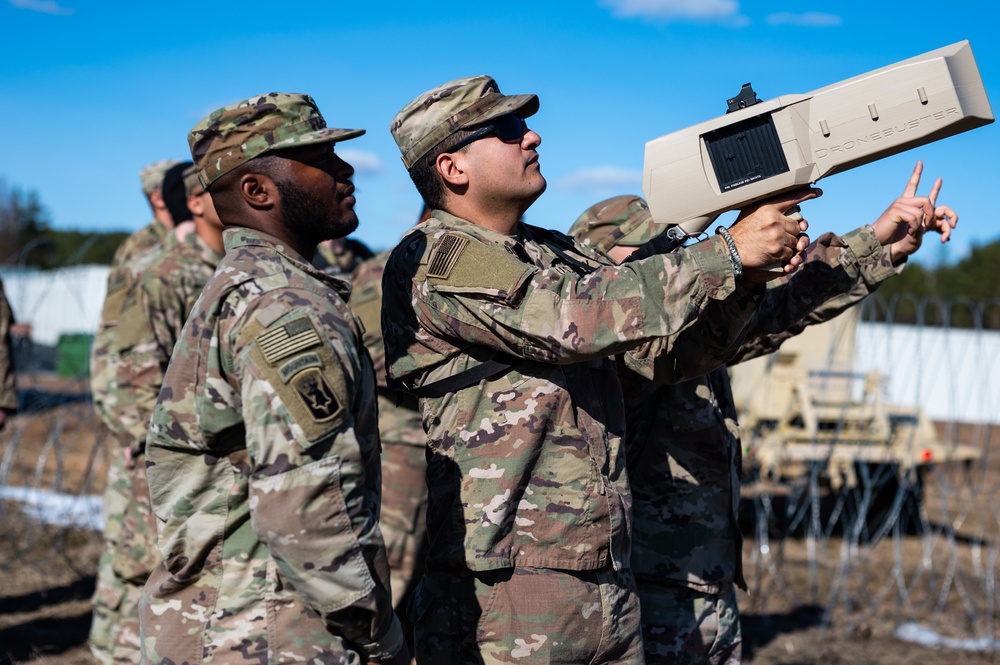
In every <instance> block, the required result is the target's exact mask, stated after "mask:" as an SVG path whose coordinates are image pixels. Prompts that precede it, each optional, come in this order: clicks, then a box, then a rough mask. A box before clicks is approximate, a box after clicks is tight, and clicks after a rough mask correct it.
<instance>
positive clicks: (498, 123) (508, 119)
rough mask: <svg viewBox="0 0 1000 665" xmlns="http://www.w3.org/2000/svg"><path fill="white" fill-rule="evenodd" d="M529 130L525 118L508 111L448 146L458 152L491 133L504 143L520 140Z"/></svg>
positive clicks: (451, 150)
mask: <svg viewBox="0 0 1000 665" xmlns="http://www.w3.org/2000/svg"><path fill="white" fill-rule="evenodd" d="M527 131H528V125H527V124H526V123H525V122H524V118H521V117H519V116H516V115H514V114H513V113H508V114H507V115H502V116H500V117H499V118H494V119H493V120H490V122H489V123H487V124H485V125H483V126H481V127H480V128H479V129H477V130H475V131H474V132H472V133H471V134H469V135H468V136H466V137H465V138H464V139H462V140H461V141H459V142H458V143H456V144H455V145H453V146H452V147H450V148H448V152H457V151H458V150H460V149H462V148H464V147H465V146H467V145H469V144H470V143H472V142H473V141H478V140H479V139H483V138H486V137H487V136H489V135H490V134H496V136H497V138H498V139H500V140H501V141H503V142H504V143H511V142H513V141H520V140H521V139H522V138H524V133H525V132H527Z"/></svg>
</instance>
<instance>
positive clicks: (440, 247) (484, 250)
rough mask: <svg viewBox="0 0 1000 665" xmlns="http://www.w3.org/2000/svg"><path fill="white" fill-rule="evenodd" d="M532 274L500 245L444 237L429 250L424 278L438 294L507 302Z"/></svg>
mask: <svg viewBox="0 0 1000 665" xmlns="http://www.w3.org/2000/svg"><path fill="white" fill-rule="evenodd" d="M449 238H455V240H454V241H450V240H448V239H449ZM533 270H534V266H532V265H530V264H527V263H525V262H524V261H522V260H521V259H519V258H518V257H517V256H515V255H513V254H511V253H510V252H509V251H507V249H506V248H504V247H503V246H502V245H490V244H483V243H481V242H477V241H476V240H473V239H471V238H466V237H462V236H457V235H452V234H447V235H445V236H443V237H442V238H441V240H439V241H438V244H437V245H436V246H435V248H434V250H432V253H431V256H430V259H429V261H428V265H427V270H426V271H425V272H424V277H425V278H426V279H427V281H428V282H429V283H430V284H431V285H432V286H433V287H434V288H435V289H438V290H440V291H454V292H471V293H481V294H489V295H491V296H494V297H501V298H504V299H507V300H509V299H510V298H512V297H513V296H514V295H515V293H516V292H517V291H518V289H519V288H520V287H521V285H522V284H523V283H524V280H525V279H527V278H528V276H529V275H530V274H531V272H532V271H533ZM418 278H419V273H418Z"/></svg>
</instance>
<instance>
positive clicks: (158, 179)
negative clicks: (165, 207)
mask: <svg viewBox="0 0 1000 665" xmlns="http://www.w3.org/2000/svg"><path fill="white" fill-rule="evenodd" d="M180 163H181V161H180V160H179V159H161V160H160V161H158V162H153V163H152V164H148V165H147V166H144V167H142V168H141V169H139V179H140V180H141V181H142V191H143V193H144V194H145V195H146V196H149V195H150V194H152V193H153V192H155V191H156V190H158V189H159V188H160V187H161V186H162V185H163V176H165V175H166V174H167V171H169V170H170V169H171V168H172V167H174V166H177V165H178V164H180Z"/></svg>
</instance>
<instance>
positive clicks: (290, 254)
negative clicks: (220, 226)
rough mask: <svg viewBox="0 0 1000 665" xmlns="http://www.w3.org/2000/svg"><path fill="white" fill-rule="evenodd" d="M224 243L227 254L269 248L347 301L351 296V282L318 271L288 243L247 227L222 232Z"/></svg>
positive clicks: (231, 228) (232, 228)
mask: <svg viewBox="0 0 1000 665" xmlns="http://www.w3.org/2000/svg"><path fill="white" fill-rule="evenodd" d="M222 241H223V244H224V245H225V247H226V254H229V253H230V252H232V251H235V250H238V249H239V248H240V247H267V248H269V249H271V250H273V251H274V252H276V253H277V254H280V255H281V256H282V257H283V258H285V259H286V260H288V261H289V262H290V263H292V265H294V266H295V267H296V268H298V269H299V270H301V271H302V272H304V273H306V274H308V275H309V276H310V277H312V278H314V279H316V280H318V281H320V282H322V283H323V284H325V285H326V286H329V287H330V288H331V289H334V290H335V291H337V293H339V294H340V295H341V297H343V298H344V300H345V301H346V300H347V298H348V296H350V294H351V283H350V281H348V280H346V279H344V278H342V277H335V276H331V275H327V274H326V273H324V272H322V271H320V270H317V269H316V268H314V267H313V265H312V264H311V263H310V262H309V261H306V259H305V257H304V256H302V255H301V254H299V253H298V252H296V251H295V250H294V249H292V248H291V247H289V246H288V245H287V244H286V243H284V242H282V241H281V240H278V239H277V238H275V237H274V236H272V235H270V234H267V233H264V232H263V231H258V230H256V229H248V228H245V227H230V228H227V229H225V230H224V231H223V232H222Z"/></svg>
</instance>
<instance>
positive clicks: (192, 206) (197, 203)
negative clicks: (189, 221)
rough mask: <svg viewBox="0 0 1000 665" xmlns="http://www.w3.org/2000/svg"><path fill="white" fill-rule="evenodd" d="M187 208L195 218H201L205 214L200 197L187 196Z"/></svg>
mask: <svg viewBox="0 0 1000 665" xmlns="http://www.w3.org/2000/svg"><path fill="white" fill-rule="evenodd" d="M187 207H188V210H190V211H191V214H192V215H194V216H195V217H201V216H202V215H204V214H205V204H204V203H202V202H201V197H200V196H189V197H188V200H187Z"/></svg>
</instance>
